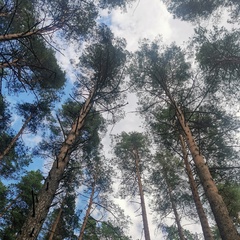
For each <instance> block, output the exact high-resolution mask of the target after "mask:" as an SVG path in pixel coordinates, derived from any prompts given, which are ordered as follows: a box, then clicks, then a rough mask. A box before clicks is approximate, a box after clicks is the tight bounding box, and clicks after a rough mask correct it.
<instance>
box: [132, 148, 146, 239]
mask: <svg viewBox="0 0 240 240" xmlns="http://www.w3.org/2000/svg"><path fill="white" fill-rule="evenodd" d="M133 154H134V156H135V166H136V175H137V180H138V188H139V194H140V199H141V208H142V219H143V227H144V236H145V240H150V232H149V227H148V220H147V211H146V206H145V200H144V193H143V187H142V180H141V174H140V169H139V163H140V158H139V154H138V150H137V149H134V150H133Z"/></svg>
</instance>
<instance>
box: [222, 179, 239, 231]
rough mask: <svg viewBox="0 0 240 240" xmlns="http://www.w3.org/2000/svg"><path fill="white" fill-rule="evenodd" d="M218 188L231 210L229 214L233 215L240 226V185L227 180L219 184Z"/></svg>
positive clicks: (234, 220)
mask: <svg viewBox="0 0 240 240" xmlns="http://www.w3.org/2000/svg"><path fill="white" fill-rule="evenodd" d="M218 190H219V192H220V194H221V195H222V197H223V200H224V202H225V203H226V205H227V207H228V211H229V215H230V216H231V217H232V219H233V222H234V223H235V224H236V226H238V227H239V226H240V216H239V213H240V201H239V197H240V186H239V184H238V183H236V182H235V183H234V182H225V183H224V184H219V185H218Z"/></svg>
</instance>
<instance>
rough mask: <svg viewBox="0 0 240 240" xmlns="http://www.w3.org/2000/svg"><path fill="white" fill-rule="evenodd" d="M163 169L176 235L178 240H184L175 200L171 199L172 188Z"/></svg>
mask: <svg viewBox="0 0 240 240" xmlns="http://www.w3.org/2000/svg"><path fill="white" fill-rule="evenodd" d="M163 169H164V172H163V174H164V178H165V182H166V184H167V192H168V195H169V198H170V202H171V205H172V210H173V213H174V217H175V222H176V224H177V229H178V235H179V238H180V240H186V239H185V237H184V233H183V228H182V226H181V222H180V217H179V215H178V212H177V207H176V203H175V200H174V197H173V194H172V187H171V186H170V184H169V180H168V176H167V175H168V174H170V173H167V172H166V170H165V167H164V166H163Z"/></svg>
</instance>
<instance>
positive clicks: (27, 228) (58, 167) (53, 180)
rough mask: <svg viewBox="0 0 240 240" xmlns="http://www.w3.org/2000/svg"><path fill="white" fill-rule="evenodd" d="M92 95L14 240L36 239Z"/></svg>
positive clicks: (90, 103) (89, 107) (81, 111)
mask: <svg viewBox="0 0 240 240" xmlns="http://www.w3.org/2000/svg"><path fill="white" fill-rule="evenodd" d="M94 94H95V91H92V92H91V93H90V95H89V97H88V98H87V100H86V101H85V103H84V104H83V106H82V108H81V110H80V112H79V115H78V117H77V119H76V120H75V122H74V123H73V125H72V128H71V130H70V132H69V134H68V136H67V138H66V140H65V141H64V143H63V144H62V147H61V149H60V151H59V154H58V156H57V158H56V160H55V161H54V163H53V165H52V168H51V170H50V172H49V175H48V177H47V178H46V180H45V182H44V185H43V187H42V190H41V191H40V193H39V195H38V198H37V202H36V204H35V207H34V208H33V209H35V210H34V211H33V212H32V211H30V212H29V214H28V216H27V219H26V221H25V223H24V225H23V227H22V229H21V232H20V233H19V234H18V236H17V238H16V239H17V240H30V239H31V240H33V239H36V238H37V236H38V234H39V232H40V230H41V228H42V225H43V223H44V220H45V218H46V216H47V214H48V211H49V208H50V207H51V204H52V201H53V198H54V196H55V193H56V191H57V189H58V186H59V182H60V181H61V179H62V177H63V174H64V170H65V168H66V166H67V164H68V162H69V160H70V154H71V150H72V149H71V148H72V146H73V144H74V142H75V140H76V138H77V137H78V136H79V134H80V130H81V129H82V127H83V125H84V122H85V119H86V116H87V114H88V113H89V111H90V109H91V107H92V104H93V96H94Z"/></svg>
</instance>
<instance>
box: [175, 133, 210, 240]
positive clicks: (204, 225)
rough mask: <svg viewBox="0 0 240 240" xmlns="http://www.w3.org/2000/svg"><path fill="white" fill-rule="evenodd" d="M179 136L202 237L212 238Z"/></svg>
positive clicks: (182, 142)
mask: <svg viewBox="0 0 240 240" xmlns="http://www.w3.org/2000/svg"><path fill="white" fill-rule="evenodd" d="M179 138H180V143H181V147H182V153H183V160H184V163H185V167H186V171H187V175H188V179H189V184H190V187H191V190H192V195H193V199H194V203H195V206H196V209H197V213H198V216H199V219H200V222H201V226H202V231H203V235H204V239H205V240H213V236H212V232H211V229H210V227H209V224H208V219H207V217H206V214H205V212H204V209H203V206H202V203H201V200H200V197H199V194H198V190H197V184H196V182H195V180H194V177H193V173H192V170H191V167H190V164H189V162H188V156H187V150H186V145H185V142H184V139H183V136H182V135H180V136H179Z"/></svg>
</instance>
